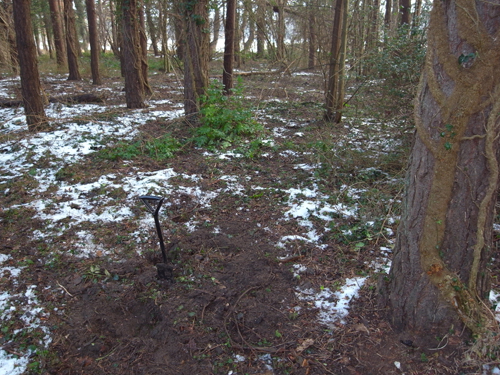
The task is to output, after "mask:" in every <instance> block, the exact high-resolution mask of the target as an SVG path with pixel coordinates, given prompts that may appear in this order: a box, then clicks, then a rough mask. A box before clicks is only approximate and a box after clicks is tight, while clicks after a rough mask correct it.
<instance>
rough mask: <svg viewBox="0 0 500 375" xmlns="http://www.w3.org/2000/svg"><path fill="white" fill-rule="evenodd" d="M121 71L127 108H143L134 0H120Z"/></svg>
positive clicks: (137, 18)
mask: <svg viewBox="0 0 500 375" xmlns="http://www.w3.org/2000/svg"><path fill="white" fill-rule="evenodd" d="M121 8H122V34H123V43H122V44H123V52H122V55H123V71H124V73H125V98H126V101H127V108H144V107H145V106H146V105H145V103H144V81H143V77H142V66H141V64H142V62H141V45H140V40H139V38H140V37H139V23H140V21H139V15H138V12H137V1H136V0H122V4H121Z"/></svg>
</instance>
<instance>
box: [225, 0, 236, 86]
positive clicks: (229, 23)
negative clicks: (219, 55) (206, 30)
mask: <svg viewBox="0 0 500 375" xmlns="http://www.w3.org/2000/svg"><path fill="white" fill-rule="evenodd" d="M235 20H236V0H227V8H226V27H225V28H224V38H225V39H224V69H223V71H222V84H223V85H224V92H225V93H226V95H228V94H230V93H231V89H232V88H233V60H234V23H235Z"/></svg>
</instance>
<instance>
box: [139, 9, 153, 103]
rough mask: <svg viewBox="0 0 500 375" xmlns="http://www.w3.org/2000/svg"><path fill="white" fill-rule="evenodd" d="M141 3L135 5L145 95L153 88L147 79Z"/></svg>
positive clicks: (146, 57)
mask: <svg viewBox="0 0 500 375" xmlns="http://www.w3.org/2000/svg"><path fill="white" fill-rule="evenodd" d="M143 8H144V6H143V4H142V1H141V0H139V3H138V7H137V17H138V19H139V28H138V31H139V47H140V57H141V71H142V75H141V77H142V84H143V86H144V88H143V91H144V94H145V95H148V96H149V95H152V94H153V90H152V89H151V86H150V85H149V80H148V71H149V64H148V38H147V36H146V24H145V22H144V12H143Z"/></svg>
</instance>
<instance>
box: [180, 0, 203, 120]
mask: <svg viewBox="0 0 500 375" xmlns="http://www.w3.org/2000/svg"><path fill="white" fill-rule="evenodd" d="M183 7H184V13H183V14H184V20H185V38H186V44H185V50H184V52H183V53H184V112H185V114H186V117H187V118H188V119H189V120H192V121H195V120H196V119H197V115H198V112H199V110H200V105H201V103H200V98H201V97H202V96H203V95H204V94H205V92H206V88H207V86H208V58H209V47H210V40H209V35H208V33H207V32H205V29H206V27H207V26H208V0H198V1H196V2H195V3H189V4H183Z"/></svg>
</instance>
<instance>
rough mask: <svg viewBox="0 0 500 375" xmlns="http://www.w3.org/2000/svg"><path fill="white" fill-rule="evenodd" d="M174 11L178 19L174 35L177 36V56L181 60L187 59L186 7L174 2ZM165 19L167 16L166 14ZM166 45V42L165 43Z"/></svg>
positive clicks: (175, 23) (175, 19)
mask: <svg viewBox="0 0 500 375" xmlns="http://www.w3.org/2000/svg"><path fill="white" fill-rule="evenodd" d="M173 6H174V10H175V13H176V14H177V15H178V17H175V18H174V34H175V54H176V55H177V58H178V59H179V60H184V59H185V50H184V48H185V47H186V44H187V41H186V39H188V37H187V36H186V34H185V27H184V26H185V25H184V23H183V21H182V20H183V17H184V15H185V9H184V5H183V4H182V3H181V2H180V1H179V2H174V5H173ZM164 17H166V15H165V14H164ZM165 43H166V42H165Z"/></svg>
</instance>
